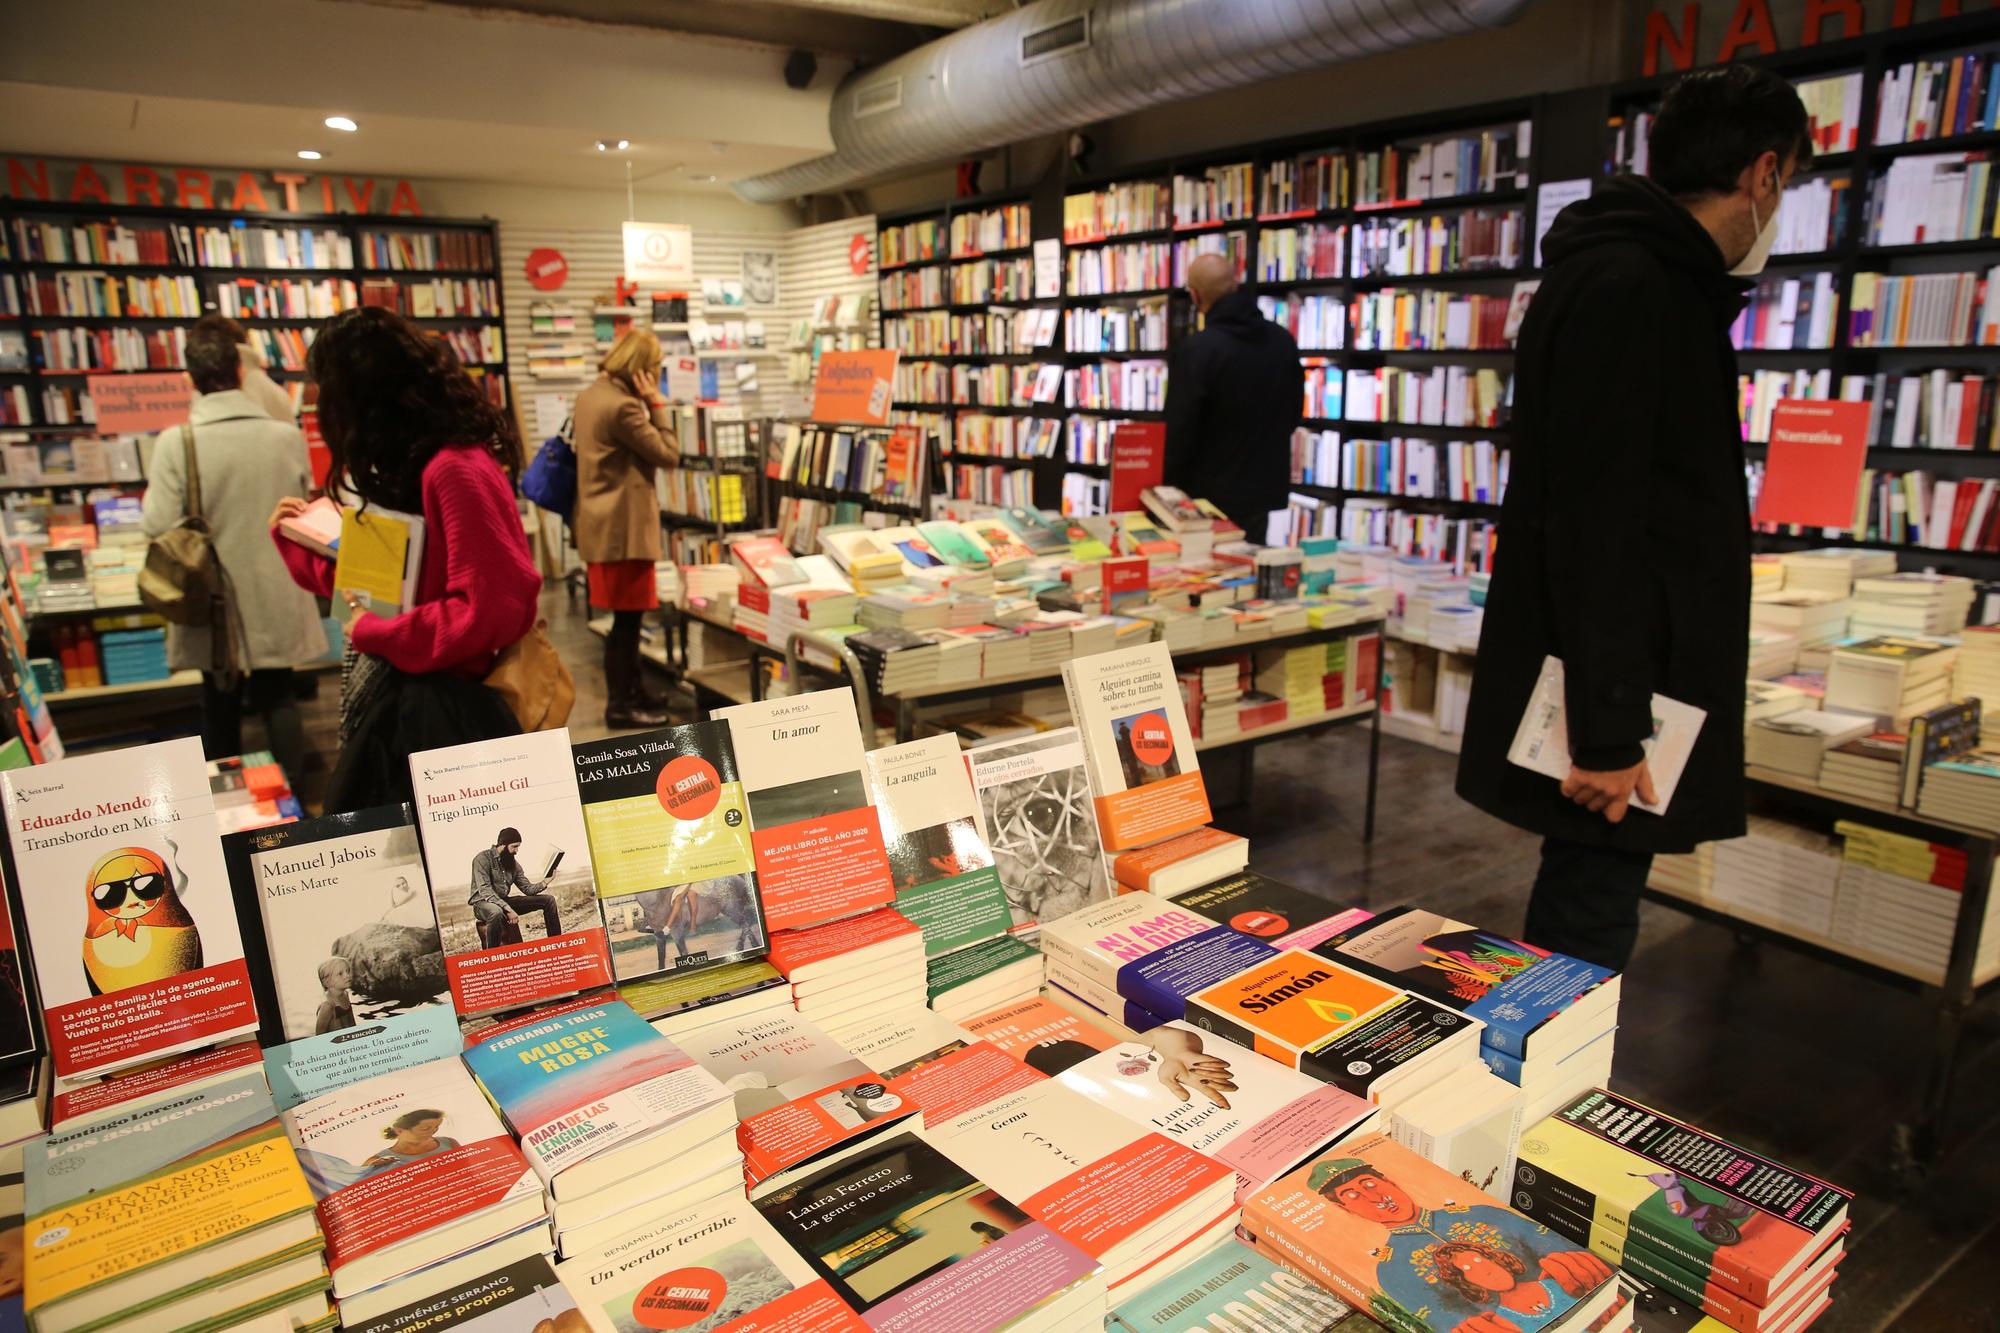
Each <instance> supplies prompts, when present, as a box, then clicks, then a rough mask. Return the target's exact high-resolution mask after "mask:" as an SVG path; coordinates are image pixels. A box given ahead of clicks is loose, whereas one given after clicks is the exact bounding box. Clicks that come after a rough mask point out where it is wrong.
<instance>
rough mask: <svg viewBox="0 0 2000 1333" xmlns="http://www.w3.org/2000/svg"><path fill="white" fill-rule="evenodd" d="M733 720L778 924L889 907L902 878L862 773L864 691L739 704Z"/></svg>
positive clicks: (765, 892)
mask: <svg viewBox="0 0 2000 1333" xmlns="http://www.w3.org/2000/svg"><path fill="white" fill-rule="evenodd" d="M716 716H717V717H718V718H721V719H722V720H723V721H724V722H726V723H728V725H729V735H730V739H731V741H732V742H733V743H734V745H735V747H736V759H737V762H738V763H739V764H740V765H741V771H742V774H743V784H744V787H745V788H746V789H747V790H748V792H749V795H750V822H751V824H752V826H753V827H754V829H755V832H753V833H752V834H751V844H752V846H753V847H754V848H755V850H756V854H757V880H758V885H757V887H758V892H759V893H760V894H761V895H762V897H763V901H764V919H765V921H766V923H767V924H768V925H769V927H770V929H772V930H787V929H791V928H793V927H796V926H810V925H816V924H818V923H819V922H822V921H832V920H834V919H835V918H837V917H843V916H852V915H854V914H855V913H857V912H865V911H868V910H869V909H871V908H876V907H883V906H886V905H887V904H888V903H889V902H890V901H891V900H893V899H894V897H895V893H896V890H895V881H894V879H893V878H892V876H891V875H890V872H889V858H888V856H887V855H886V854H885V853H884V851H883V847H882V824H881V820H880V818H879V817H878V816H877V814H876V812H875V808H874V803H873V798H872V797H871V796H870V794H869V791H868V783H867V781H866V779H864V778H863V776H862V762H863V761H862V749H861V723H860V720H859V719H858V717H857V716H856V714H855V712H854V691H853V690H851V689H847V688H845V687H843V688H841V689H837V690H820V691H818V692H817V693H813V694H798V695H791V696H789V697H787V698H783V699H766V700H763V701H762V702H759V703H748V704H737V705H735V706H733V707H730V708H724V709H722V710H720V711H719V712H717V713H716Z"/></svg>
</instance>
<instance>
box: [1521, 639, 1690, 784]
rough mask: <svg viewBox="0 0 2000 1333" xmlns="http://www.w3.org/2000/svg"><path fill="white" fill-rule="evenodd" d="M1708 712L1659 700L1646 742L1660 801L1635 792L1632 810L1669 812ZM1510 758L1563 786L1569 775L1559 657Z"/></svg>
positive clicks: (1542, 680) (1546, 669)
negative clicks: (1645, 799)
mask: <svg viewBox="0 0 2000 1333" xmlns="http://www.w3.org/2000/svg"><path fill="white" fill-rule="evenodd" d="M1707 719H1708V713H1707V711H1706V710H1705V709H1700V708H1696V707H1695V706H1694V705H1693V704H1684V703H1681V702H1680V701H1678V700H1675V699H1669V698H1667V696H1665V695H1664V694H1655V695H1654V696H1653V734H1652V735H1651V736H1649V737H1647V738H1646V739H1645V740H1644V741H1643V742H1642V743H1641V744H1642V746H1643V748H1644V750H1645V752H1646V770H1647V772H1648V773H1650V774H1651V775H1652V779H1653V795H1655V796H1656V797H1658V798H1659V799H1658V800H1657V801H1642V800H1640V799H1639V798H1638V796H1637V795H1636V794H1635V795H1634V796H1633V798H1632V808H1633V809H1635V810H1644V811H1646V812H1648V813H1649V814H1655V815H1658V814H1665V813H1666V809H1667V807H1668V806H1669V805H1670V804H1672V802H1673V799H1674V789H1675V788H1676V787H1678V786H1679V785H1680V781H1681V772H1682V770H1684V769H1685V768H1686V767H1687V761H1688V756H1689V755H1691V754H1693V753H1694V745H1695V741H1696V740H1697V739H1699V738H1700V736H1701V727H1702V723H1703V722H1705V721H1706V720H1707ZM1507 760H1508V762H1509V763H1513V764H1518V765H1520V766H1521V767H1522V768H1525V769H1528V770H1530V771H1532V772H1535V773H1540V774H1541V775H1542V776H1543V777H1547V778H1554V779H1555V780H1556V781H1557V782H1562V781H1564V780H1566V779H1567V778H1568V777H1569V773H1570V768H1571V763H1570V755H1569V715H1568V709H1567V707H1566V705H1565V704H1564V702H1563V664H1562V659H1560V658H1557V657H1544V658H1543V659H1542V670H1541V674H1540V675H1538V676H1537V677H1536V678H1535V692H1534V693H1533V694H1531V695H1530V696H1529V697H1528V706H1527V708H1526V709H1524V710H1523V711H1522V713H1521V722H1520V725H1519V726H1518V727H1516V728H1515V731H1514V743H1513V744H1512V745H1510V746H1508V747H1507Z"/></svg>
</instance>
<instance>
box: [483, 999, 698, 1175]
mask: <svg viewBox="0 0 2000 1333" xmlns="http://www.w3.org/2000/svg"><path fill="white" fill-rule="evenodd" d="M465 1065H466V1068H468V1069H470V1070H471V1071H472V1076H473V1077H474V1078H476V1079H478V1080H479V1086H480V1087H481V1088H483V1089H484V1090H485V1092H486V1095H487V1096H488V1097H489V1098H491V1099H492V1101H493V1103H494V1105H496V1106H498V1107H499V1108H500V1114H501V1115H502V1116H504V1117H505V1118H506V1121H507V1124H508V1126H509V1127H510V1128H512V1129H513V1131H514V1132H515V1133H516V1134H517V1135H519V1136H520V1140H521V1150H522V1152H524V1153H526V1154H527V1157H528V1161H529V1162H530V1163H532V1164H533V1165H534V1168H535V1171H536V1173H537V1174H538V1175H540V1176H541V1177H542V1179H543V1180H544V1181H546V1182H547V1183H548V1186H549V1193H550V1194H551V1195H553V1196H554V1197H555V1198H556V1199H557V1200H559V1201H560V1200H563V1199H571V1198H577V1197H580V1196H582V1195H585V1194H589V1193H590V1192H592V1191H593V1190H598V1189H602V1188H604V1187H605V1186H606V1185H609V1184H612V1183H614V1182H616V1181H618V1180H621V1179H623V1178H624V1177H625V1176H627V1175H629V1174H631V1173H632V1172H634V1171H636V1170H639V1169H640V1168H641V1167H642V1166H644V1165H656V1164H658V1163H659V1162H662V1161H669V1162H670V1161H673V1160H674V1158H675V1157H676V1156H677V1155H678V1154H679V1153H681V1152H685V1151H686V1150H687V1149H689V1148H692V1147H694V1146H695V1145H697V1144H700V1143H705V1142H707V1141H708V1140H709V1139H712V1138H714V1137H715V1136H716V1135H718V1134H721V1133H723V1132H725V1131H726V1130H728V1129H729V1127H730V1126H732V1125H733V1124H735V1123H736V1114H735V1107H734V1105H733V1104H732V1103H731V1101H730V1097H729V1094H728V1093H727V1092H725V1091H724V1090H723V1087H722V1085H721V1084H720V1083H718V1082H716V1081H715V1079H714V1077H713V1076H711V1075H710V1074H709V1073H708V1071H707V1070H705V1069H703V1068H702V1067H701V1066H699V1065H697V1064H696V1063H695V1062H694V1060H693V1058H692V1057H690V1056H689V1055H688V1054H687V1053H686V1052H685V1051H683V1050H681V1048H680V1047H678V1046H676V1045H674V1043H673V1042H671V1041H668V1040H667V1039H666V1038H665V1037H663V1036H661V1035H660V1034H659V1033H658V1032H656V1031H654V1030H653V1028H652V1025H651V1024H649V1023H647V1022H646V1020H645V1019H643V1018H641V1017H639V1015H638V1014H636V1013H634V1012H632V1006H630V1005H628V1004H626V1003H625V1002H624V1001H623V1000H606V1001H604V1002H602V1003H594V1002H592V1001H591V1000H589V999H584V1000H577V1001H572V1002H571V1003H569V1004H567V1005H563V1006H561V1007H559V1008H558V1009H556V1010H555V1011H554V1012H552V1013H546V1014H537V1015H535V1016H533V1017H531V1018H527V1019H523V1020H521V1021H520V1022H518V1023H516V1024H513V1025H511V1026H508V1027H504V1028H502V1029H501V1030H499V1031H497V1032H491V1033H484V1034H481V1037H480V1038H479V1039H478V1040H476V1041H474V1042H472V1043H471V1044H470V1045H468V1046H467V1047H466V1049H465Z"/></svg>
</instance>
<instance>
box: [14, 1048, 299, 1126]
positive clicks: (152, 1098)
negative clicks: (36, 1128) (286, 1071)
mask: <svg viewBox="0 0 2000 1333" xmlns="http://www.w3.org/2000/svg"><path fill="white" fill-rule="evenodd" d="M263 1058H264V1052H263V1051H262V1050H260V1049H259V1048H258V1046H257V1043H256V1042H254V1041H237V1042H231V1043H230V1044H229V1045H227V1046H212V1047H210V1048H208V1049H207V1050H201V1051H190V1052H189V1053H188V1054H186V1055H181V1056H176V1057H174V1058H173V1059H171V1060H168V1061H165V1062H164V1063H161V1064H149V1065H140V1066H139V1067H137V1068H135V1069H127V1070H125V1071H123V1072H122V1073H117V1074H112V1075H108V1076H107V1077H105V1078H101V1079H96V1080H93V1081H92V1082H89V1083H70V1084H65V1085H61V1086H57V1087H53V1088H51V1089H50V1096H49V1106H48V1124H49V1132H50V1133H60V1132H62V1131H63V1130H67V1129H72V1128H75V1127H76V1126H78V1125H81V1124H83V1123H85V1122H87V1121H92V1120H97V1119H99V1118H101V1117H104V1116H107V1115H114V1114H115V1115H123V1114H129V1113H131V1112H135V1111H142V1110H145V1109H146V1108H147V1107H150V1106H156V1105H158V1104H159V1103H160V1102H163V1101H166V1100H167V1099H168V1098H170V1097H175V1096H179V1095H181V1094H183V1093H188V1092H193V1091H195V1090H196V1089H198V1088H204V1087H207V1086H208V1085H209V1084H211V1083H221V1082H224V1081H226V1080H228V1079H232V1078H234V1077H235V1076H236V1075H238V1074H240V1073H242V1072H243V1071H244V1070H246V1069H254V1068H256V1067H257V1066H258V1065H260V1064H262V1063H263Z"/></svg>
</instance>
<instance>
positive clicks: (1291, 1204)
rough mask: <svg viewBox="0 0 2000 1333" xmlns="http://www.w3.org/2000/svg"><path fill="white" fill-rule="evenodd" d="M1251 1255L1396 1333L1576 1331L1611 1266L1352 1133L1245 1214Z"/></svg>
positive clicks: (1606, 1283) (1381, 1139)
mask: <svg viewBox="0 0 2000 1333" xmlns="http://www.w3.org/2000/svg"><path fill="white" fill-rule="evenodd" d="M1243 1228H1244V1230H1245V1231H1246V1232H1247V1233H1248V1234H1249V1235H1250V1236H1252V1237H1253V1238H1254V1243H1255V1244H1256V1246H1257V1249H1258V1252H1259V1253H1261V1254H1263V1255H1264V1256H1265V1257H1267V1258H1270V1259H1274V1260H1277V1261H1278V1262H1280V1263H1284V1264H1288V1265H1290V1266H1291V1267H1293V1268H1296V1269H1298V1270H1299V1271H1300V1272H1302V1273H1304V1274H1306V1275H1307V1276H1308V1277H1310V1278H1312V1279H1314V1280H1315V1281H1317V1282H1319V1283H1320V1284H1321V1285H1322V1286H1325V1287H1328V1288H1331V1289H1332V1290H1333V1291H1334V1292H1335V1294H1337V1295H1339V1296H1340V1297H1342V1298H1343V1299H1344V1300H1346V1301H1348V1302H1349V1303H1350V1304H1352V1305H1354V1306H1356V1307H1357V1308H1359V1309H1363V1310H1366V1311H1367V1312H1368V1313H1369V1314H1370V1315H1371V1316H1373V1317H1374V1319H1375V1320H1376V1321H1377V1322H1378V1323H1381V1324H1383V1325H1385V1326H1387V1327H1388V1328H1391V1329H1395V1330H1399V1333H1458V1330H1461V1329H1464V1328H1467V1327H1471V1328H1479V1329H1485V1328H1494V1329H1499V1328H1510V1329H1538V1330H1539V1329H1560V1330H1562V1333H1582V1330H1583V1329H1584V1328H1585V1326H1586V1325H1587V1324H1588V1323H1589V1322H1590V1320H1591V1319H1594V1318H1595V1317H1596V1315H1597V1314H1598V1313H1601V1312H1602V1310H1604V1309H1608V1308H1610V1306H1611V1305H1612V1304H1613V1303H1615V1301H1616V1299H1617V1284H1616V1283H1615V1282H1614V1281H1613V1280H1612V1276H1613V1275H1612V1269H1611V1266H1610V1265H1609V1264H1606V1263H1605V1262H1604V1261H1603V1260H1601V1259H1599V1258H1598V1257H1597V1256H1596V1255H1593V1254H1591V1253H1590V1251H1589V1250H1587V1249H1584V1248H1582V1247H1580V1246H1578V1245H1577V1244H1576V1243H1575V1242H1573V1241H1571V1240H1569V1239H1567V1238H1565V1237H1563V1236H1559V1235H1557V1234H1556V1233H1554V1232H1552V1231H1550V1230H1549V1229H1548V1228H1547V1227H1544V1226H1541V1225H1539V1224H1537V1223H1535V1222H1532V1221H1530V1220H1529V1219H1528V1218H1525V1217H1523V1216H1521V1215H1520V1214H1519V1213H1517V1212H1515V1211H1513V1210H1512V1209H1510V1208H1508V1207H1506V1206H1505V1205H1504V1204H1502V1203H1501V1202H1500V1201H1499V1200H1497V1199H1495V1198H1493V1197H1492V1196H1490V1195H1488V1194H1485V1193H1483V1192H1481V1191H1480V1190H1478V1189H1476V1188H1474V1187H1473V1186H1472V1184H1471V1183H1470V1182H1468V1181H1464V1180H1461V1179H1459V1178H1458V1177H1457V1176H1455V1175H1452V1174H1451V1173H1450V1172H1448V1171H1446V1170H1445V1169H1444V1168H1443V1167H1440V1166H1435V1165H1433V1164H1432V1163H1430V1162H1427V1161H1425V1160H1424V1159H1423V1158H1421V1157H1419V1156H1417V1155H1416V1154H1415V1153H1413V1152H1411V1151H1409V1150H1408V1149H1406V1148H1403V1147H1400V1146H1398V1145H1397V1144H1396V1143H1395V1142H1394V1141H1393V1140H1392V1139H1390V1138H1389V1137H1388V1136H1387V1135H1383V1134H1379V1133H1368V1134H1362V1135H1360V1136H1359V1137H1357V1138H1353V1139H1349V1140H1348V1141H1346V1142H1345V1143H1342V1144H1340V1145H1339V1146H1338V1147H1336V1148H1334V1149H1332V1150H1331V1151H1329V1152H1328V1153H1327V1154H1326V1155H1325V1156H1323V1157H1321V1158H1319V1159H1317V1160H1315V1161H1313V1162H1311V1163H1309V1164H1308V1165H1306V1166H1302V1167H1300V1168H1299V1169H1298V1170H1297V1171H1294V1172H1292V1173H1291V1174H1290V1175H1288V1176H1286V1177H1285V1178H1284V1179H1282V1180H1280V1181H1278V1182H1277V1183H1276V1184H1275V1185H1272V1186H1271V1187H1270V1188H1268V1189H1265V1190H1261V1191H1259V1192H1258V1193H1256V1194H1254V1195H1252V1196H1251V1198H1250V1200H1249V1201H1248V1202H1247V1203H1246V1204H1244V1207H1243Z"/></svg>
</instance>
